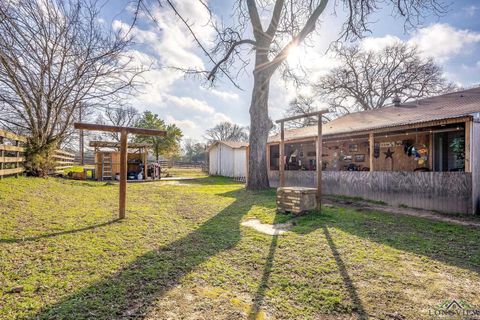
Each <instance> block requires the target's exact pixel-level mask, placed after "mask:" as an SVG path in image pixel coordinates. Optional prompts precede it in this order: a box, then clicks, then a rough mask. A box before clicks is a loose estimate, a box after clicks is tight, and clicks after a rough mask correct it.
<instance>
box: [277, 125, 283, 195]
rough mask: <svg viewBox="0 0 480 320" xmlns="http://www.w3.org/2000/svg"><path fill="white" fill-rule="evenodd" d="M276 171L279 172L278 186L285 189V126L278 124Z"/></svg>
mask: <svg viewBox="0 0 480 320" xmlns="http://www.w3.org/2000/svg"><path fill="white" fill-rule="evenodd" d="M279 149H280V150H279V151H280V155H279V159H278V160H279V161H278V170H279V172H280V181H279V186H280V187H285V126H284V122H280V146H279Z"/></svg>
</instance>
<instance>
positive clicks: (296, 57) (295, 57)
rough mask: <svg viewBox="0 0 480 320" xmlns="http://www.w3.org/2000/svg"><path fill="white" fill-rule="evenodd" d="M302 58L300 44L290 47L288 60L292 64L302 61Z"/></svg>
mask: <svg viewBox="0 0 480 320" xmlns="http://www.w3.org/2000/svg"><path fill="white" fill-rule="evenodd" d="M300 58H301V51H300V48H299V47H298V46H293V47H291V48H289V49H288V53H287V62H288V63H290V64H295V63H298V62H299V61H300Z"/></svg>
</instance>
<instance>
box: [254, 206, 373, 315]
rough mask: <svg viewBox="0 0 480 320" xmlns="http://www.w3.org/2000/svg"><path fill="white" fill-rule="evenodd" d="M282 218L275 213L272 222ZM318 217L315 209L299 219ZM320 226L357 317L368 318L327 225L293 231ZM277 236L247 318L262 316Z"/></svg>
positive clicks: (319, 214) (301, 232)
mask: <svg viewBox="0 0 480 320" xmlns="http://www.w3.org/2000/svg"><path fill="white" fill-rule="evenodd" d="M283 218H284V217H283V215H281V214H277V215H276V216H275V221H274V223H277V222H279V221H282V222H283V221H284V219H283ZM318 218H321V213H318V212H316V211H312V212H309V213H307V215H305V216H302V217H300V219H310V220H314V221H315V220H316V219H318ZM294 219H295V220H297V218H294ZM320 227H321V228H322V229H323V233H324V234H325V238H326V240H327V243H328V246H329V247H330V250H331V253H332V255H333V258H334V259H335V262H336V264H337V267H338V271H339V273H340V276H341V277H342V280H343V283H344V285H345V288H346V290H347V292H348V295H349V297H350V300H351V302H352V304H353V311H354V312H355V313H356V314H357V315H358V318H359V319H368V314H367V313H366V312H365V309H364V307H363V303H362V301H361V299H360V297H359V295H358V292H357V289H356V287H355V285H354V283H353V281H352V279H351V278H350V276H349V274H348V271H347V268H346V266H345V263H344V262H343V259H342V257H341V255H340V253H339V252H338V250H337V247H336V245H335V243H334V241H333V239H332V236H331V235H330V232H329V231H328V228H327V226H326V225H325V224H321V225H319V224H310V225H307V227H306V228H300V229H295V228H294V229H293V231H294V232H296V233H300V234H307V233H310V232H313V231H315V230H316V229H317V228H320ZM278 237H279V235H273V236H272V241H271V243H270V248H269V251H268V255H267V259H266V262H265V266H264V269H263V274H262V279H261V280H260V283H259V285H258V287H257V292H256V294H255V297H254V299H253V307H252V309H251V311H250V313H249V315H248V318H249V319H252V320H255V319H258V318H261V317H262V315H261V312H262V311H261V307H262V305H263V302H264V299H265V293H266V290H267V288H268V282H269V279H270V275H271V273H272V269H273V261H274V258H275V252H276V249H277V246H278Z"/></svg>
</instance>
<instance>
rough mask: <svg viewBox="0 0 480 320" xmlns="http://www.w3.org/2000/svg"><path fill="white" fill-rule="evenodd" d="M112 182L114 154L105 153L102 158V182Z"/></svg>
mask: <svg viewBox="0 0 480 320" xmlns="http://www.w3.org/2000/svg"><path fill="white" fill-rule="evenodd" d="M105 179H109V180H112V154H111V153H104V154H103V158H102V180H105Z"/></svg>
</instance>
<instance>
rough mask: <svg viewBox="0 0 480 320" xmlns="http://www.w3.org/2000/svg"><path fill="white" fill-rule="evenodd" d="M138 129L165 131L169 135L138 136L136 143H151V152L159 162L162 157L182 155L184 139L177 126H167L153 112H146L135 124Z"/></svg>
mask: <svg viewBox="0 0 480 320" xmlns="http://www.w3.org/2000/svg"><path fill="white" fill-rule="evenodd" d="M135 127H137V128H145V129H158V130H165V131H167V134H166V135H165V136H163V137H156V136H136V138H135V142H145V143H149V144H150V145H151V146H152V147H151V150H152V152H153V154H154V155H155V159H156V160H157V161H158V160H159V158H160V155H164V156H166V157H172V156H176V155H178V154H179V153H180V140H181V139H182V136H183V133H182V130H181V129H180V128H179V127H177V126H176V125H175V124H168V125H167V124H166V123H165V121H164V120H162V119H160V118H159V117H158V114H154V113H152V112H151V111H145V112H144V113H143V114H142V116H141V117H140V119H139V120H138V121H137V123H136V124H135Z"/></svg>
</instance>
